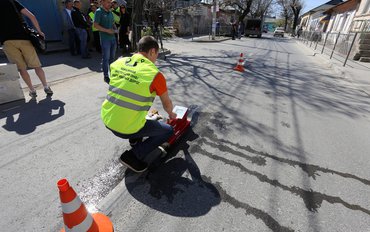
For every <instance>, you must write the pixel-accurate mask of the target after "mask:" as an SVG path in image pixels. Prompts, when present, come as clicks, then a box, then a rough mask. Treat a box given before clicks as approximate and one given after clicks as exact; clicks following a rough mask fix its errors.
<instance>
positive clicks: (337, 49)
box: [298, 31, 370, 66]
mask: <svg viewBox="0 0 370 232" xmlns="http://www.w3.org/2000/svg"><path fill="white" fill-rule="evenodd" d="M359 34H370V32H351V33H347V34H344V33H340V32H336V33H331V32H328V33H319V32H314V31H304V32H302V34H301V35H300V36H299V38H298V39H299V40H301V41H302V42H303V43H305V44H307V45H308V46H309V47H312V48H313V49H314V50H318V51H320V52H321V54H323V53H326V54H328V55H330V59H332V57H333V55H334V54H335V55H337V56H339V57H342V58H344V61H343V66H345V65H346V63H347V61H348V58H351V59H356V52H357V51H356V49H355V47H354V44H355V43H356V41H357V40H358V38H359Z"/></svg>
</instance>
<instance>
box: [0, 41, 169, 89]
mask: <svg viewBox="0 0 370 232" xmlns="http://www.w3.org/2000/svg"><path fill="white" fill-rule="evenodd" d="M170 53H171V51H170V50H168V49H163V50H162V49H160V51H159V59H165V56H166V55H168V54H170ZM91 55H92V58H91V59H82V58H81V57H80V56H71V55H70V54H69V51H68V47H67V46H66V45H64V44H63V43H61V42H59V43H58V42H56V43H52V44H50V45H49V47H48V52H47V53H46V54H39V58H40V61H41V64H42V67H43V69H44V71H45V74H46V79H47V81H48V82H49V84H51V85H53V83H56V82H60V81H64V80H68V79H70V78H75V77H77V76H80V75H89V74H91V75H94V73H101V80H102V81H103V73H102V70H101V59H102V57H101V54H100V53H97V52H91ZM118 57H119V51H117V58H118ZM0 63H8V60H7V58H6V56H5V54H3V55H0ZM29 74H30V76H31V80H32V83H33V85H34V86H35V87H36V89H41V87H42V86H41V82H40V80H39V79H38V77H37V76H36V74H35V72H34V71H33V70H32V69H30V70H29ZM20 83H21V87H22V88H26V87H27V85H26V83H25V82H24V81H23V79H22V78H20ZM27 91H28V90H27Z"/></svg>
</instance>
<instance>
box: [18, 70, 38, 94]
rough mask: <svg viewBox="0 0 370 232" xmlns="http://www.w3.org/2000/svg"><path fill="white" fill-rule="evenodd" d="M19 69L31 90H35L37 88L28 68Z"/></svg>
mask: <svg viewBox="0 0 370 232" xmlns="http://www.w3.org/2000/svg"><path fill="white" fill-rule="evenodd" d="M18 71H19V74H20V75H21V77H22V79H23V81H24V82H25V83H26V85H27V87H28V88H29V89H30V91H32V92H33V91H35V88H34V87H33V85H32V81H31V77H30V74H29V73H28V72H27V69H18Z"/></svg>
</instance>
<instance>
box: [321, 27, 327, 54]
mask: <svg viewBox="0 0 370 232" xmlns="http://www.w3.org/2000/svg"><path fill="white" fill-rule="evenodd" d="M328 36H329V32H326V36H325V41H324V45H323V46H322V50H321V54H322V53H323V52H324V49H325V45H326V40H327V39H328Z"/></svg>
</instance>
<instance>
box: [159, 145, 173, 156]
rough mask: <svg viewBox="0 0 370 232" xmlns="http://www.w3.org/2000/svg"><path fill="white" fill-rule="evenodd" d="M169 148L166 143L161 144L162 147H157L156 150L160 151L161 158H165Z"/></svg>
mask: <svg viewBox="0 0 370 232" xmlns="http://www.w3.org/2000/svg"><path fill="white" fill-rule="evenodd" d="M169 148H170V144H169V143H168V142H165V143H163V144H162V145H160V146H158V149H159V150H160V151H161V158H164V157H166V156H167V151H168V149H169Z"/></svg>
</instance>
